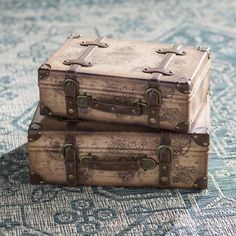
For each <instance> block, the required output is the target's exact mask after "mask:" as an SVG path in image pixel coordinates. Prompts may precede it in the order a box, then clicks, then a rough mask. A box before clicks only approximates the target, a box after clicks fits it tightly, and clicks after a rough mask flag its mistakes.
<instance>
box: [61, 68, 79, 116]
mask: <svg viewBox="0 0 236 236" xmlns="http://www.w3.org/2000/svg"><path fill="white" fill-rule="evenodd" d="M76 68H77V65H71V66H70V68H69V70H68V71H67V72H66V75H65V83H64V92H65V100H66V114H67V117H68V118H71V119H74V118H77V105H76V97H77V94H78V93H79V83H78V82H77V80H76Z"/></svg>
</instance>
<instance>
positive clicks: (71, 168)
mask: <svg viewBox="0 0 236 236" xmlns="http://www.w3.org/2000/svg"><path fill="white" fill-rule="evenodd" d="M76 125H77V122H74V121H68V122H67V125H66V131H65V146H64V150H63V152H64V159H65V165H66V180H67V184H68V186H75V185H77V168H78V167H77V151H78V150H77V148H76Z"/></svg>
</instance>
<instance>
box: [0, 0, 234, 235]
mask: <svg viewBox="0 0 236 236" xmlns="http://www.w3.org/2000/svg"><path fill="white" fill-rule="evenodd" d="M235 25H236V2H235V1H232V0H229V1H226V0H217V1H203V0H201V1H193V0H188V1H179V0H166V1H146V2H145V3H144V1H122V0H117V1H115V0H114V1H105V0H100V1H99V0H98V1H93V0H87V1H79V0H77V1H66V0H64V1H63V0H61V1H60V0H58V1H45V0H41V1H33V0H21V1H16V0H2V1H0V31H1V35H0V71H1V73H0V108H1V109H0V152H1V158H0V235H1V236H2V235H25V236H26V235H28V236H29V235H34V236H35V235H93V234H94V235H236V158H235V156H236V27H235ZM72 32H76V33H82V34H85V35H86V34H89V35H102V36H108V37H116V38H127V39H139V40H151V41H159V42H169V43H173V42H182V43H185V44H189V45H193V46H199V45H203V46H204V45H207V46H210V47H211V48H212V50H213V53H214V54H213V66H212V67H213V68H212V83H211V92H212V152H211V158H210V163H209V189H208V190H204V191H192V190H159V189H135V188H134V189H133V188H132V189H131V188H130V189H128V188H101V187H99V188H96V187H94V188H91V187H79V188H69V187H60V186H56V187H54V186H31V185H30V184H29V179H28V167H27V148H26V141H27V126H28V124H29V122H30V120H31V117H32V115H33V112H34V109H35V107H36V104H37V101H38V87H37V68H38V66H39V65H40V64H41V63H42V62H43V61H44V59H45V58H46V57H47V56H49V55H50V54H51V53H52V51H53V50H54V49H56V48H57V47H58V45H60V43H61V42H63V40H64V39H65V38H66V37H67V36H68V35H69V34H70V33H72Z"/></svg>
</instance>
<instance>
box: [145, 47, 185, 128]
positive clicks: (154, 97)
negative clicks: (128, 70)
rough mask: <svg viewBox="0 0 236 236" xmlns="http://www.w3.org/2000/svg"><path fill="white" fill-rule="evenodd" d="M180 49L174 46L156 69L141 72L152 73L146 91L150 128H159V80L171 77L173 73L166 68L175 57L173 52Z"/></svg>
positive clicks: (146, 69)
mask: <svg viewBox="0 0 236 236" xmlns="http://www.w3.org/2000/svg"><path fill="white" fill-rule="evenodd" d="M181 47H182V46H181V45H174V46H173V47H172V48H171V49H170V50H168V51H166V52H165V53H166V56H165V57H164V60H163V61H162V62H161V64H160V65H159V66H158V67H154V68H149V67H146V68H145V69H144V70H143V72H145V73H152V76H151V78H150V79H149V81H148V90H147V91H146V100H147V105H148V124H149V125H150V126H152V127H156V128H158V127H159V126H160V124H159V123H160V118H159V107H160V105H161V98H162V96H161V91H160V88H159V80H160V78H161V77H162V76H163V75H167V76H171V75H173V72H172V71H170V70H168V69H167V67H168V65H169V64H170V62H171V60H172V58H173V57H174V56H175V55H176V54H175V52H176V51H179V50H180V48H181ZM177 55H178V54H177Z"/></svg>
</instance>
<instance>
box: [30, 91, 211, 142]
mask: <svg viewBox="0 0 236 236" xmlns="http://www.w3.org/2000/svg"><path fill="white" fill-rule="evenodd" d="M65 127H66V120H65V119H59V118H55V117H54V118H53V117H46V116H43V115H40V109H39V106H38V107H37V109H36V112H35V114H34V117H33V120H32V122H31V124H30V126H29V133H30V131H32V130H34V131H35V132H33V135H35V134H36V136H35V138H37V137H38V136H37V135H39V136H40V135H41V133H42V132H43V131H54V132H57V131H61V132H64V131H65ZM77 130H78V131H80V132H143V133H145V132H146V133H149V132H153V133H160V132H162V130H154V129H152V128H148V127H142V126H132V125H125V124H124V125H123V124H115V125H114V124H111V123H99V122H93V121H78V122H77ZM209 130H210V96H209V95H208V96H207V100H206V102H205V105H204V107H203V108H202V110H201V111H200V113H199V114H198V117H197V119H196V120H195V122H194V123H193V126H192V128H191V130H190V132H189V133H190V134H208V135H209ZM173 133H174V132H173ZM30 136H31V135H29V137H30Z"/></svg>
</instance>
